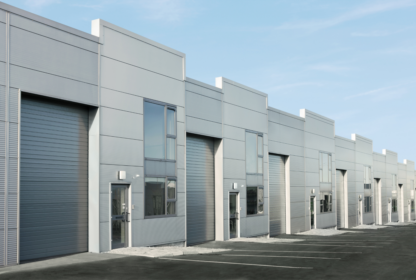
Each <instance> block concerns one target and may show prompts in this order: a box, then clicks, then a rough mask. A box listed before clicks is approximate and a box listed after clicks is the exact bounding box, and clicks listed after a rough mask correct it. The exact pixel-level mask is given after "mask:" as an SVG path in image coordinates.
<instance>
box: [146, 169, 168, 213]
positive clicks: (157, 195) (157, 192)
mask: <svg viewBox="0 0 416 280" xmlns="http://www.w3.org/2000/svg"><path fill="white" fill-rule="evenodd" d="M144 192H145V194H144V195H145V209H144V211H145V216H146V217H151V216H166V215H175V214H176V180H175V179H170V178H151V177H147V178H145V191H144Z"/></svg>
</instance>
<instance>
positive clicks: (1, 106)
mask: <svg viewBox="0 0 416 280" xmlns="http://www.w3.org/2000/svg"><path fill="white" fill-rule="evenodd" d="M0 121H6V87H4V86H0ZM2 131H3V130H2ZM0 135H3V136H4V131H3V133H0ZM0 144H1V143H0ZM0 155H1V152H0Z"/></svg>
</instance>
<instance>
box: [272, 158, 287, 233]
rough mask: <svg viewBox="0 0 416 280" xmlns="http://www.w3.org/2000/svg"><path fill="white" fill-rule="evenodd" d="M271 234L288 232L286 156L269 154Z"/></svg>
mask: <svg viewBox="0 0 416 280" xmlns="http://www.w3.org/2000/svg"><path fill="white" fill-rule="evenodd" d="M269 161H270V162H269V169H270V170H269V172H270V173H269V180H270V182H269V188H270V189H269V197H270V236H274V235H279V234H282V233H286V186H285V184H286V183H285V182H286V178H285V158H284V157H283V156H276V155H269Z"/></svg>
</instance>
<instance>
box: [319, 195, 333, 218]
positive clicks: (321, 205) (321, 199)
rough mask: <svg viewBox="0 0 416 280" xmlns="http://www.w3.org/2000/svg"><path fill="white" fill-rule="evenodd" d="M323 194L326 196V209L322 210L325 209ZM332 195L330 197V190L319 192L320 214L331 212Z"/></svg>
mask: <svg viewBox="0 0 416 280" xmlns="http://www.w3.org/2000/svg"><path fill="white" fill-rule="evenodd" d="M325 196H328V209H330V210H328V211H324V210H325ZM333 204H334V203H333V197H332V192H320V195H319V210H320V212H319V213H320V214H326V213H333V212H334V209H333V206H334V205H333Z"/></svg>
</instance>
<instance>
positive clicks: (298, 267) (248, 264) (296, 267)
mask: <svg viewBox="0 0 416 280" xmlns="http://www.w3.org/2000/svg"><path fill="white" fill-rule="evenodd" d="M159 259H160V260H171V261H184V262H202V263H219V264H234V265H247V266H263V267H264V266H266V267H276V268H292V269H313V267H300V266H278V265H267V264H251V263H233V262H216V261H200V260H186V259H173V258H159Z"/></svg>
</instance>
